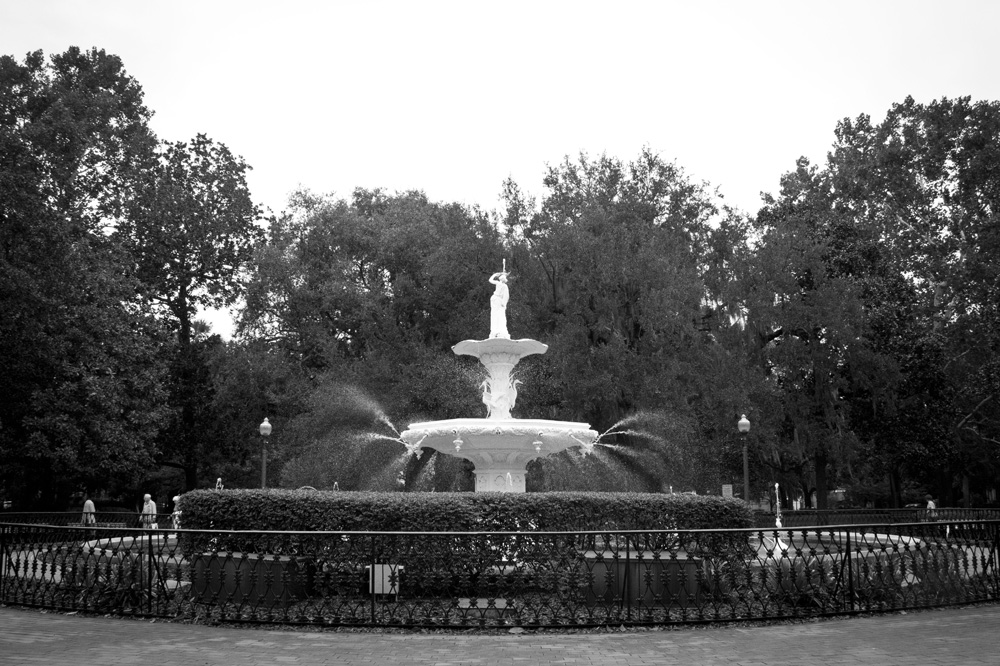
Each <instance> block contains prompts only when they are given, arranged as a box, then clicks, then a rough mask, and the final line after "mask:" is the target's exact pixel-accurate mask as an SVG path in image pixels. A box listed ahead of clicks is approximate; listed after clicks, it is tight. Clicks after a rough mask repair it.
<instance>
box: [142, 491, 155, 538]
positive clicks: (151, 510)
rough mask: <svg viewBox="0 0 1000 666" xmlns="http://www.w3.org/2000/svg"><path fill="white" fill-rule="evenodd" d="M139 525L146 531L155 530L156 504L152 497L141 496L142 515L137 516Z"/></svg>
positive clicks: (147, 495) (147, 494) (148, 495)
mask: <svg viewBox="0 0 1000 666" xmlns="http://www.w3.org/2000/svg"><path fill="white" fill-rule="evenodd" d="M139 524H140V525H142V526H143V527H144V528H146V529H153V530H155V529H156V528H157V525H156V502H154V501H153V498H152V496H151V495H150V494H149V493H146V494H145V495H143V496H142V513H140V514H139Z"/></svg>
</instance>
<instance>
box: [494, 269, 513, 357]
mask: <svg viewBox="0 0 1000 666" xmlns="http://www.w3.org/2000/svg"><path fill="white" fill-rule="evenodd" d="M506 264H507V262H506V260H505V261H504V267H505V268H506ZM490 283H491V284H495V285H496V289H495V290H494V291H493V295H492V296H490V337H491V338H506V339H508V340H510V333H508V332H507V301H509V300H510V289H509V288H508V287H507V272H506V270H504V271H501V272H499V273H494V274H493V275H491V276H490Z"/></svg>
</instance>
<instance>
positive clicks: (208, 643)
mask: <svg viewBox="0 0 1000 666" xmlns="http://www.w3.org/2000/svg"><path fill="white" fill-rule="evenodd" d="M998 634H1000V605H997V606H977V607H968V608H955V609H946V610H930V611H921V612H911V613H907V614H905V615H886V616H879V617H868V618H846V619H833V620H822V621H818V622H808V623H803V624H785V625H773V626H756V627H726V626H721V627H708V628H681V629H672V630H657V631H634V632H624V633H616V632H607V633H578V634H571V633H549V632H545V633H532V632H524V633H521V634H504V635H499V636H486V635H475V634H420V633H412V634H399V633H393V634H377V633H341V632H333V631H327V632H310V631H301V632H297V631H274V630H264V629H240V628H234V627H204V626H193V625H185V624H175V623H165V622H148V621H139V620H119V619H110V618H99V617H96V618H95V617H77V616H70V615H60V614H57V613H40V612H38V611H33V610H25V609H19V608H3V607H0V664H3V665H4V666H24V665H26V664H32V665H34V664H72V665H73V666H113V665H117V664H142V665H143V666H153V665H155V666H194V665H196V664H197V665H198V666H204V665H206V664H226V665H227V666H230V665H245V664H249V665H256V664H378V665H380V666H381V665H387V666H392V665H393V664H414V665H418V666H452V665H457V664H470V665H482V666H504V665H507V664H510V665H514V664H518V665H525V664H580V665H582V666H592V665H601V666H605V665H610V664H615V665H619V664H621V665H629V666H647V665H649V666H652V665H653V664H655V665H657V666H670V665H673V664H678V665H680V664H683V665H684V666H714V665H717V664H738V665H739V666H765V665H773V666H786V665H787V666H802V665H803V664H824V665H827V666H839V665H847V664H850V665H852V666H853V665H855V664H866V665H868V664H873V665H878V666H884V665H891V666H929V665H938V664H941V665H944V664H947V665H948V666H973V665H974V666H987V665H988V666H997V664H1000V648H998V647H997V645H998V643H997V636H998Z"/></svg>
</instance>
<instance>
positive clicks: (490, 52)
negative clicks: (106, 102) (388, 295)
mask: <svg viewBox="0 0 1000 666" xmlns="http://www.w3.org/2000/svg"><path fill="white" fill-rule="evenodd" d="M997 26H1000V2H995V1H993V0H949V1H948V2H941V1H938V2H928V1H918V0H906V1H905V2H903V1H901V2H877V1H875V0H869V1H867V2H845V1H843V0H838V1H837V2H828V3H820V2H804V1H801V0H799V1H798V2H764V1H761V0H754V1H752V2H751V1H745V0H744V1H739V2H737V1H725V2H722V1H720V2H708V1H704V2H694V1H690V0H689V1H685V2H668V1H666V0H660V1H659V2H622V1H620V0H619V1H617V2H603V3H588V2H580V1H576V2H543V1H541V0H537V1H536V2H514V1H511V0H505V1H504V2H493V3H490V2H475V1H471V0H468V1H466V2H430V1H416V0H410V1H406V2H389V1H386V2H379V1H377V0H368V1H364V2H335V1H332V0H327V1H322V2H321V1H318V0H317V1H314V2H296V1H295V0H286V1H285V2H282V3H278V2H274V1H273V0H271V1H269V2H256V1H252V0H242V1H240V2H228V1H222V0H200V1H198V2H190V1H186V0H180V1H179V0H172V1H171V2H136V1H135V0H129V1H127V2H117V1H115V2H113V1H110V0H88V1H87V2H81V1H79V0H74V1H70V0H34V1H31V2H28V1H26V0H0V49H2V53H4V54H8V55H13V56H16V57H17V58H18V59H19V60H23V57H24V55H25V54H26V53H27V52H29V51H34V50H37V49H42V50H43V51H45V52H46V53H57V52H62V51H65V50H66V48H67V47H69V46H71V45H76V46H80V47H83V48H89V47H92V46H96V47H99V48H103V49H105V50H106V51H108V52H110V53H114V54H117V55H119V56H120V57H121V58H122V60H123V61H124V64H125V68H126V70H127V71H128V73H129V74H131V75H132V76H134V77H135V78H136V79H137V80H138V81H139V83H140V84H141V85H142V87H143V90H144V91H145V101H146V105H147V106H148V107H149V108H150V109H151V110H152V111H154V113H155V115H154V117H153V120H152V126H153V129H154V131H155V132H156V133H157V134H158V135H159V136H160V138H162V139H168V140H186V139H190V138H191V137H193V136H194V135H195V134H197V133H204V134H207V135H208V136H210V137H211V138H213V139H214V140H216V141H221V142H223V143H225V144H227V145H228V146H229V147H230V149H232V150H233V152H235V153H237V154H240V155H242V156H243V157H244V158H245V159H246V160H247V162H248V163H249V164H250V165H251V166H252V167H253V172H252V173H251V175H250V186H251V189H252V191H253V194H254V197H255V199H256V200H257V201H258V202H259V203H261V204H263V205H264V206H265V207H268V208H270V209H272V210H273V211H275V212H279V211H280V210H282V209H283V208H284V205H285V201H286V200H287V196H288V194H289V193H290V192H291V191H293V190H295V189H296V188H298V187H300V186H301V187H306V188H309V189H311V190H313V191H316V192H333V193H335V194H337V195H340V196H348V195H350V193H351V191H352V190H353V189H354V188H355V187H359V186H360V187H369V188H371V187H382V188H385V189H387V190H389V191H390V192H392V191H398V190H407V189H420V190H423V191H424V192H426V193H427V195H428V197H430V199H432V200H435V201H459V202H464V203H467V204H478V205H480V206H481V207H483V208H485V209H487V210H489V209H493V208H495V207H497V206H498V195H499V192H500V186H501V183H502V182H503V180H504V179H505V178H507V177H508V176H512V177H513V178H514V180H516V181H517V182H518V183H519V184H520V185H521V186H522V188H523V189H525V190H527V191H528V192H529V193H531V194H534V195H536V196H537V195H540V194H542V188H541V180H542V176H543V174H544V172H545V167H546V164H554V163H556V162H558V161H560V160H561V159H562V158H563V157H564V156H565V155H574V156H575V155H577V154H578V153H580V152H581V151H586V152H588V153H589V154H591V155H597V154H600V153H602V152H606V153H607V154H609V155H612V156H616V157H619V158H621V159H623V160H626V161H627V160H630V159H632V158H634V157H635V156H637V155H638V154H639V151H640V150H641V148H642V147H643V146H644V145H648V146H649V147H650V148H652V149H653V150H654V151H655V152H657V153H659V154H660V155H661V156H662V157H664V158H665V159H667V160H676V161H677V163H678V164H679V165H680V166H681V167H683V168H684V170H685V171H686V172H687V173H688V175H689V176H691V177H692V178H694V179H696V180H704V181H708V182H709V183H711V184H712V185H713V186H717V187H718V188H719V189H720V191H721V193H722V194H723V195H724V196H725V198H726V200H727V201H729V202H730V203H731V204H733V205H735V206H737V207H739V208H741V209H743V210H745V211H748V212H756V210H757V207H758V203H759V193H760V192H761V191H768V192H773V191H775V190H776V188H777V184H778V179H779V177H780V176H781V174H782V173H784V172H786V171H788V170H790V169H792V168H793V167H794V163H795V159H796V158H797V157H799V156H800V155H805V156H807V157H809V158H810V159H812V160H813V161H820V160H822V159H823V158H824V156H825V154H826V151H827V149H828V148H829V146H830V144H831V142H832V140H833V130H834V127H835V126H836V123H837V121H838V120H839V119H841V118H844V117H845V116H851V117H854V116H857V115H859V114H861V113H868V114H870V115H871V116H872V117H873V119H875V120H876V121H878V120H880V119H882V118H883V117H884V115H885V112H886V111H887V110H888V108H889V107H890V106H891V105H892V104H893V103H894V102H901V101H902V100H903V99H905V97H906V96H907V95H912V96H913V97H914V98H915V99H916V100H917V101H920V102H929V101H931V100H933V99H937V98H940V97H942V96H948V97H957V96H963V95H969V96H971V97H972V98H973V99H990V100H997V99H1000V74H998V71H1000V38H998V37H997Z"/></svg>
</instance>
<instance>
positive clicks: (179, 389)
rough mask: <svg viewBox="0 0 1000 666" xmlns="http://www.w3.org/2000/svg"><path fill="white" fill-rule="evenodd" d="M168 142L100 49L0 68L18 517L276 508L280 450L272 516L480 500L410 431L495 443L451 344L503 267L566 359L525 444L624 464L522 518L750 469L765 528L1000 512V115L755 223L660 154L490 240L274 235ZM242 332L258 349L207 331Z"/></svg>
mask: <svg viewBox="0 0 1000 666" xmlns="http://www.w3.org/2000/svg"><path fill="white" fill-rule="evenodd" d="M150 116H151V111H150V110H148V109H147V108H146V107H145V106H144V105H143V96H142V89H141V87H140V85H139V83H138V82H137V81H135V79H133V78H132V77H130V76H129V75H128V74H127V73H126V72H125V70H124V67H123V65H122V63H121V61H120V60H119V59H118V58H117V57H115V56H112V55H108V54H106V53H104V52H103V51H99V50H96V49H95V50H91V51H81V50H80V49H76V48H73V49H70V50H68V51H67V52H66V53H64V54H59V55H55V56H52V57H50V58H48V59H46V58H45V57H44V56H43V54H42V53H41V52H38V53H32V54H29V55H28V56H27V57H26V58H25V59H24V60H23V62H19V61H17V60H16V59H14V58H12V57H9V56H5V57H2V58H0V299H2V302H3V304H4V311H5V317H4V318H3V319H2V320H0V341H2V345H0V361H2V363H3V366H4V368H5V382H6V390H5V391H4V395H3V398H2V400H0V458H2V461H3V466H2V470H0V496H2V499H3V500H12V501H15V502H17V503H19V504H23V505H24V506H30V507H32V508H46V507H56V506H58V507H60V508H61V507H64V506H65V505H66V504H67V502H68V501H69V498H70V497H71V496H72V495H73V494H74V493H78V492H81V491H84V490H87V491H90V492H91V493H92V494H102V495H104V496H105V499H106V500H111V499H116V500H118V501H120V502H124V503H126V504H129V503H131V502H134V501H135V500H136V499H137V498H138V497H139V496H141V494H142V492H144V491H152V492H153V494H154V495H156V497H157V499H158V500H159V501H160V502H161V504H162V503H163V502H164V500H166V499H167V498H168V497H170V496H172V495H174V494H177V493H179V492H182V491H185V490H192V489H195V488H199V487H201V488H204V487H212V486H214V485H215V484H216V480H217V479H219V478H220V477H221V478H222V479H223V483H224V485H225V486H227V487H230V488H233V487H250V486H256V485H258V484H259V481H260V473H261V467H262V464H261V463H262V458H263V457H264V453H265V451H262V449H264V448H265V447H266V455H267V459H268V467H267V472H268V474H267V478H266V479H265V482H266V484H267V485H269V486H279V485H280V486H283V487H286V488H297V487H301V486H312V487H315V488H320V489H326V488H333V487H339V488H340V489H342V490H383V491H396V490H406V491H431V490H434V491H439V492H441V491H461V490H469V489H471V488H472V480H473V479H472V470H471V466H470V464H469V463H466V462H465V461H462V460H459V459H456V458H455V457H454V456H449V455H446V453H447V452H435V451H430V452H428V453H427V454H426V455H423V456H422V457H421V458H420V459H414V458H410V457H407V456H404V455H403V449H402V447H401V446H400V444H399V442H398V434H399V431H400V430H402V429H403V428H404V427H405V425H406V424H407V423H410V422H415V421H422V420H429V419H437V418H452V417H458V416H479V415H482V414H483V406H482V404H481V401H480V399H479V396H480V390H479V384H480V383H481V382H482V380H483V375H482V369H481V368H480V367H479V366H478V365H477V364H476V362H475V361H474V360H472V359H469V358H460V357H456V356H455V355H454V354H453V353H452V352H451V346H452V345H454V344H455V343H457V342H459V341H461V340H463V339H469V338H482V337H485V335H486V334H487V331H488V328H489V325H488V317H489V308H488V302H489V296H490V292H491V285H490V284H489V283H488V282H487V277H488V276H489V275H490V274H492V273H493V272H495V271H497V270H499V269H500V267H501V266H503V265H505V264H506V267H507V270H508V271H510V280H509V287H510V292H511V298H510V304H509V309H508V320H509V329H510V331H511V333H512V335H513V337H515V338H534V339H537V340H541V341H543V342H545V343H546V344H548V345H549V351H548V353H547V354H545V355H544V356H536V357H532V358H530V359H527V360H526V361H525V362H523V363H522V364H521V365H519V366H518V368H517V373H518V374H517V379H518V380H519V381H521V384H520V386H519V394H518V402H517V405H516V406H515V409H514V415H515V416H517V417H534V418H549V419H563V420H570V421H585V422H587V423H590V424H591V425H592V426H593V427H594V429H596V430H598V431H599V432H602V433H607V434H606V435H605V436H604V437H603V439H602V443H603V444H605V445H606V446H602V447H598V448H597V451H596V453H595V454H594V455H592V456H590V457H586V458H584V457H581V456H580V455H579V454H578V453H577V452H575V451H569V452H564V453H561V454H558V455H556V456H551V457H548V458H545V459H542V460H539V461H536V462H533V463H532V464H531V465H530V466H529V469H528V478H527V487H528V489H529V490H533V491H555V490H559V491H577V490H592V491H635V492H665V491H666V492H669V491H671V490H677V491H688V490H696V491H698V492H699V493H703V494H704V493H719V492H720V491H721V487H722V485H723V484H733V485H734V486H735V487H737V488H740V487H741V485H742V484H741V483H740V481H741V480H742V478H741V477H742V452H743V448H744V446H745V447H746V450H747V451H748V458H749V468H750V474H749V477H750V486H751V496H752V498H761V497H765V496H766V495H767V494H768V493H770V492H773V489H774V483H775V482H778V483H780V484H781V485H780V488H781V492H782V494H783V497H782V501H783V503H785V504H786V505H787V503H788V501H789V499H791V497H793V496H794V497H802V498H804V499H805V500H806V502H807V503H810V504H812V503H813V502H815V503H817V504H819V505H820V506H821V507H822V506H825V505H826V502H827V499H828V492H829V491H832V490H834V489H835V488H845V489H847V491H848V494H847V499H848V501H850V502H853V503H856V504H864V503H866V502H873V503H879V504H893V505H899V504H902V503H905V502H908V501H913V500H914V499H917V498H919V497H922V496H923V494H924V493H927V492H929V493H931V494H933V495H935V496H937V497H938V498H939V501H940V503H942V504H944V505H948V504H957V503H959V502H962V503H964V504H966V505H971V504H987V503H996V486H997V482H996V480H997V475H998V470H1000V404H998V397H1000V360H998V351H1000V334H998V331H1000V310H998V303H1000V269H998V261H997V259H996V257H997V256H1000V245H998V243H1000V235H998V229H1000V224H998V219H997V209H998V206H1000V175H998V174H1000V103H997V102H973V101H972V100H970V99H967V98H960V99H941V100H937V101H933V102H931V103H929V104H920V103H917V102H915V101H914V100H912V99H907V100H905V101H904V102H902V103H900V104H896V105H894V106H893V107H892V108H891V109H890V110H889V112H888V114H887V116H886V118H885V119H884V120H883V121H881V122H873V121H872V119H871V118H869V117H868V116H859V117H858V118H855V119H845V120H844V121H842V122H841V123H839V124H838V126H837V128H836V132H835V137H834V138H835V141H834V144H833V147H832V149H831V152H830V153H829V155H828V157H827V159H826V161H825V163H823V164H818V165H813V164H810V163H809V162H808V161H806V160H804V159H800V160H799V161H798V162H797V163H796V164H795V168H794V169H793V170H792V171H791V172H789V173H787V174H785V175H784V176H783V177H781V178H780V182H779V185H780V188H779V191H778V192H777V193H776V194H773V195H766V196H765V197H764V200H763V206H762V208H761V209H760V210H759V211H757V212H756V214H754V215H750V214H747V213H744V212H740V211H737V210H733V209H731V208H729V207H727V206H726V205H725V204H724V202H723V199H722V196H721V194H720V193H719V192H717V191H716V190H714V189H713V188H712V187H711V186H710V185H709V184H707V183H701V182H698V181H696V180H694V179H693V178H691V177H690V176H689V175H688V174H686V173H685V172H684V170H683V169H682V168H681V167H680V166H679V165H677V164H675V163H671V162H668V161H665V160H664V159H663V158H661V157H660V156H659V155H657V154H655V153H653V152H652V151H650V150H648V149H644V150H642V151H641V152H640V153H639V154H638V155H637V156H636V158H635V159H634V160H631V161H626V160H621V159H618V158H615V157H611V156H607V155H601V156H597V157H592V156H588V155H580V156H579V157H578V158H575V159H574V158H566V159H564V160H563V161H561V162H558V163H556V164H554V165H552V166H550V167H549V168H548V169H547V171H546V173H545V174H544V177H543V179H542V182H541V188H542V189H541V193H540V195H539V196H538V197H537V198H534V197H532V196H530V195H529V194H527V191H526V190H525V189H524V188H523V187H522V185H521V184H518V183H514V182H512V181H508V182H505V183H503V184H502V185H501V190H502V192H501V196H502V202H503V204H502V206H501V209H500V210H497V211H484V210H480V209H478V208H470V207H467V206H463V205H459V204H455V203H447V202H433V201H430V200H428V198H427V197H426V195H424V194H423V193H422V192H419V191H407V192H398V193H387V192H385V191H382V190H379V189H358V190H356V191H354V192H353V193H351V194H350V195H349V196H346V197H336V196H333V195H319V194H316V193H312V192H298V193H296V194H295V195H293V196H292V197H291V199H290V201H289V204H288V207H287V209H286V210H285V211H283V212H282V213H280V214H278V215H276V216H273V217H271V218H270V219H267V220H264V219H262V218H261V214H260V211H259V209H258V207H257V206H256V205H255V204H254V203H253V200H252V197H251V193H250V191H249V188H248V186H247V182H246V174H247V172H248V170H249V169H250V166H249V165H248V164H246V163H245V162H244V161H243V160H242V158H240V157H238V156H237V155H236V154H235V153H234V152H233V151H231V150H230V149H229V148H228V147H226V146H224V145H222V144H218V143H216V142H214V141H213V140H211V139H210V138H208V137H205V136H203V135H198V136H196V137H195V138H194V139H192V140H190V141H174V140H170V141H168V140H160V139H158V138H157V137H156V136H154V135H153V133H152V132H151V131H150V129H149V126H148V121H149V118H150ZM220 305H223V306H231V307H234V308H235V313H236V315H237V317H238V327H239V329H238V334H237V337H236V339H235V340H233V341H223V340H221V339H220V338H219V337H218V336H214V335H212V334H211V331H209V330H208V329H207V327H206V326H205V325H204V324H203V323H201V322H199V321H198V313H199V311H200V309H201V308H204V307H209V306H220ZM741 414H747V416H748V417H749V419H750V421H751V423H752V427H751V431H750V433H749V435H748V436H747V437H746V438H745V440H740V439H739V436H738V435H737V433H736V428H735V424H736V421H737V420H738V419H739V417H740V415H741ZM265 417H267V418H269V419H270V423H271V424H272V425H273V426H274V430H273V434H272V435H271V437H270V438H269V439H267V440H266V441H265V440H263V439H262V438H261V437H260V436H258V435H257V434H256V427H257V424H258V423H260V422H261V420H263V418H265ZM338 501H347V500H338ZM385 501H386V502H392V501H395V500H393V499H386V500H385ZM512 501H516V500H512Z"/></svg>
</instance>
